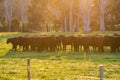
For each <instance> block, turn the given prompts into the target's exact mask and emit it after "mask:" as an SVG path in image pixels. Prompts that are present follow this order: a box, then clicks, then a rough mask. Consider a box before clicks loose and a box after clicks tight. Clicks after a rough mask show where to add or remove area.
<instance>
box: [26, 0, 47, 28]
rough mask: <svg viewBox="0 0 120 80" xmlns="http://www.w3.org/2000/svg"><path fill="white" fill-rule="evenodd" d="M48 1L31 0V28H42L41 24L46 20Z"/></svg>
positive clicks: (29, 13) (29, 18) (29, 16)
mask: <svg viewBox="0 0 120 80" xmlns="http://www.w3.org/2000/svg"><path fill="white" fill-rule="evenodd" d="M47 2H48V0H31V5H30V6H29V9H28V21H29V26H31V27H30V28H31V29H40V24H41V23H42V22H44V12H45V10H46V8H47Z"/></svg>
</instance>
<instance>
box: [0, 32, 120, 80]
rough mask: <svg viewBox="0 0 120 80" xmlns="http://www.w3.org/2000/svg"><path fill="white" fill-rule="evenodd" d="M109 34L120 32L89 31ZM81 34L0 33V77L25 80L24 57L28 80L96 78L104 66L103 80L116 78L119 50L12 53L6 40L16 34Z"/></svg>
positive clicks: (119, 66) (119, 70) (119, 78)
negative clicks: (29, 73)
mask: <svg viewBox="0 0 120 80" xmlns="http://www.w3.org/2000/svg"><path fill="white" fill-rule="evenodd" d="M96 33H98V34H102V35H106V34H109V35H112V34H114V33H117V34H120V32H91V33H84V34H85V35H89V34H96ZM26 34H29V35H41V34H48V35H52V34H66V35H73V34H74V35H76V34H83V33H82V32H81V33H69V32H68V33H67V32H66V33H60V32H59V33H54V32H51V33H39V34H38V33H17V32H15V33H0V80H27V59H28V58H30V59H31V80H99V66H100V65H103V66H104V77H105V80H120V53H114V54H111V53H109V52H106V53H92V52H91V53H87V54H86V53H84V52H79V53H75V52H69V51H68V52H62V51H61V52H60V51H56V52H51V53H49V52H41V53H39V52H22V51H18V52H14V51H11V50H10V49H11V44H9V45H8V44H6V39H7V38H10V37H15V36H19V35H26Z"/></svg>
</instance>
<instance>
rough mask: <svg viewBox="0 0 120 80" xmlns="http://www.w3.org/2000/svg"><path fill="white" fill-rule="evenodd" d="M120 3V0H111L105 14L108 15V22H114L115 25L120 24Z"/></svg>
mask: <svg viewBox="0 0 120 80" xmlns="http://www.w3.org/2000/svg"><path fill="white" fill-rule="evenodd" d="M119 5H120V0H109V2H108V5H107V7H106V13H105V16H106V17H108V18H107V22H110V23H109V24H113V25H115V24H120V14H119V13H120V6H119ZM109 16H110V18H109Z"/></svg>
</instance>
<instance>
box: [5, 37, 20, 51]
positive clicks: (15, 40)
mask: <svg viewBox="0 0 120 80" xmlns="http://www.w3.org/2000/svg"><path fill="white" fill-rule="evenodd" d="M18 40H19V39H18V38H17V37H15V38H8V39H7V42H6V43H7V44H9V43H11V44H12V50H15V51H17V45H18Z"/></svg>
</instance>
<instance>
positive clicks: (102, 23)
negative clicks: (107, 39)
mask: <svg viewBox="0 0 120 80" xmlns="http://www.w3.org/2000/svg"><path fill="white" fill-rule="evenodd" d="M106 3H107V1H106V0H100V31H105V20H104V15H105V8H106Z"/></svg>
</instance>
